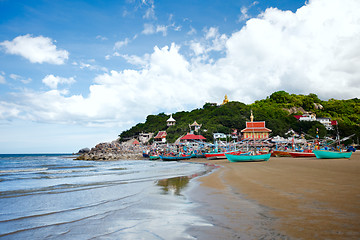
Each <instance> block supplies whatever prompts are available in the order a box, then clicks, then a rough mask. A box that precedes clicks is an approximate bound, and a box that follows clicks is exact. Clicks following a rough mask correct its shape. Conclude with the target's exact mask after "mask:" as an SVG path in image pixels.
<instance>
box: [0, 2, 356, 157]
mask: <svg viewBox="0 0 360 240" xmlns="http://www.w3.org/2000/svg"><path fill="white" fill-rule="evenodd" d="M0 9H1V16H0V153H35V152H49V153H53V152H76V151H78V150H79V149H80V148H83V147H93V146H94V145H96V144H97V143H99V142H105V141H111V140H115V139H116V138H117V135H118V134H119V133H121V132H122V131H123V130H126V129H128V128H130V127H131V126H133V125H134V124H136V123H138V122H144V121H145V118H146V116H147V115H148V114H157V113H160V112H165V113H168V114H169V113H173V112H177V111H180V110H192V109H193V108H199V107H202V106H203V105H204V103H205V102H218V103H219V102H221V101H222V99H223V97H224V95H225V94H227V95H228V96H229V99H230V100H235V101H241V102H245V103H252V102H253V101H255V100H258V99H263V98H266V96H269V95H270V94H271V93H272V92H274V91H278V90H285V91H288V92H290V93H296V94H309V93H316V94H318V96H319V97H320V98H321V99H324V100H327V99H329V98H337V99H349V98H354V97H359V92H360V91H359V90H360V89H359V86H360V16H359V14H358V12H357V10H358V9H360V2H359V1H357V0H345V1H336V0H312V1H308V2H304V1H297V0H296V1H295V0H293V1H285V0H278V1H276V0H274V1H268V0H267V1H261V0H258V1H248V0H238V1H220V0H216V1H200V0H191V1H190V0H185V1H156V0H142V1H135V0H127V1H56V0H54V1H16V0H11V1H10V0H8V1H7V0H0ZM194 120H196V119H194Z"/></svg>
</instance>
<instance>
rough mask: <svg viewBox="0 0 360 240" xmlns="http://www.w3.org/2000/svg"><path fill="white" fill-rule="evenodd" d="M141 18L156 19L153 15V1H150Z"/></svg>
mask: <svg viewBox="0 0 360 240" xmlns="http://www.w3.org/2000/svg"><path fill="white" fill-rule="evenodd" d="M143 18H144V19H156V17H155V5H154V3H153V1H151V5H150V7H149V8H148V9H147V10H146V12H145V14H144V16H143Z"/></svg>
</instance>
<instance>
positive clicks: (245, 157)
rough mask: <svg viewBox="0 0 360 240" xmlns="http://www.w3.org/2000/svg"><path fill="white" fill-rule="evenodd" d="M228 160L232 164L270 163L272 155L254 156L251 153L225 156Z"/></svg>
mask: <svg viewBox="0 0 360 240" xmlns="http://www.w3.org/2000/svg"><path fill="white" fill-rule="evenodd" d="M225 156H226V158H227V159H228V160H229V161H230V162H259V161H268V160H269V158H270V156H271V153H266V154H254V155H252V154H251V153H242V154H231V153H230V154H228V153H226V154H225Z"/></svg>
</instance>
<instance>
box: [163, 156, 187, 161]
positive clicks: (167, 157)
mask: <svg viewBox="0 0 360 240" xmlns="http://www.w3.org/2000/svg"><path fill="white" fill-rule="evenodd" d="M160 158H161V159H162V160H163V161H179V160H186V159H190V158H191V155H180V156H165V155H160Z"/></svg>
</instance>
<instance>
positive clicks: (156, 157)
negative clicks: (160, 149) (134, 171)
mask: <svg viewBox="0 0 360 240" xmlns="http://www.w3.org/2000/svg"><path fill="white" fill-rule="evenodd" d="M149 158H150V160H157V159H159V158H160V156H159V155H150V156H149Z"/></svg>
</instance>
